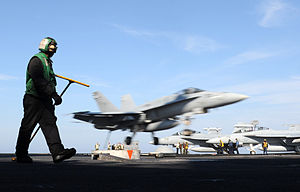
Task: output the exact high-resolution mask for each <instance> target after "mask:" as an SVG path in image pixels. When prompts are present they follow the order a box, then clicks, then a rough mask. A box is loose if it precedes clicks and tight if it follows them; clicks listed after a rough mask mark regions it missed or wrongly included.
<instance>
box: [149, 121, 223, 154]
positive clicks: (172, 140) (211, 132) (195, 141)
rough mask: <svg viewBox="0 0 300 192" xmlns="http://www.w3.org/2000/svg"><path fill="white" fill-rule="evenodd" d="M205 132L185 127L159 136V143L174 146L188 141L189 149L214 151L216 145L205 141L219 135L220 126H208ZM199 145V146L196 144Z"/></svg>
mask: <svg viewBox="0 0 300 192" xmlns="http://www.w3.org/2000/svg"><path fill="white" fill-rule="evenodd" d="M204 130H205V131H207V133H201V132H198V131H194V130H191V129H185V130H183V131H180V132H177V133H175V134H173V135H171V136H168V137H164V138H159V139H158V141H159V142H158V143H159V145H173V146H174V147H176V146H177V145H179V143H180V144H183V143H186V142H187V143H188V144H189V146H190V150H192V151H195V152H216V151H217V146H216V145H214V144H209V143H206V141H208V140H210V139H213V138H218V137H221V136H222V135H221V130H222V129H221V128H218V127H210V128H204ZM149 143H150V144H154V143H153V141H151V142H149ZM196 145H199V146H196Z"/></svg>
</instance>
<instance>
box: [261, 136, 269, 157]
mask: <svg viewBox="0 0 300 192" xmlns="http://www.w3.org/2000/svg"><path fill="white" fill-rule="evenodd" d="M268 147H269V144H268V142H267V140H266V139H264V142H263V143H262V148H263V151H264V153H263V154H266V155H268V152H267V151H268Z"/></svg>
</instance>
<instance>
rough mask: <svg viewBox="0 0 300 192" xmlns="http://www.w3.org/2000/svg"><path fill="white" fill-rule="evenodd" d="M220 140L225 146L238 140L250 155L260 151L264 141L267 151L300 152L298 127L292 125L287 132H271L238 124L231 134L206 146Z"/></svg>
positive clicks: (212, 140) (266, 129) (215, 139)
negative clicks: (265, 141)
mask: <svg viewBox="0 0 300 192" xmlns="http://www.w3.org/2000/svg"><path fill="white" fill-rule="evenodd" d="M220 139H221V140H222V141H223V142H224V143H225V144H226V143H227V142H228V140H229V139H230V140H235V139H238V140H239V143H240V145H242V146H245V147H246V148H248V150H249V151H250V154H255V153H256V149H259V150H263V149H262V145H261V144H262V142H263V141H264V139H266V140H267V142H268V143H269V147H268V151H270V152H284V151H295V152H300V125H292V126H291V127H290V128H289V129H288V130H272V129H269V128H266V127H257V126H256V125H255V124H252V126H251V124H248V125H247V124H245V123H238V124H236V125H235V129H234V132H233V134H231V135H224V136H222V137H219V138H212V139H210V140H208V141H206V143H207V144H217V143H219V141H220Z"/></svg>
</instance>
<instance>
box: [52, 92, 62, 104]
mask: <svg viewBox="0 0 300 192" xmlns="http://www.w3.org/2000/svg"><path fill="white" fill-rule="evenodd" d="M52 98H53V99H54V101H55V102H54V105H60V104H61V103H62V98H61V97H60V96H59V95H58V94H57V93H56V92H55V93H54V94H53V95H52Z"/></svg>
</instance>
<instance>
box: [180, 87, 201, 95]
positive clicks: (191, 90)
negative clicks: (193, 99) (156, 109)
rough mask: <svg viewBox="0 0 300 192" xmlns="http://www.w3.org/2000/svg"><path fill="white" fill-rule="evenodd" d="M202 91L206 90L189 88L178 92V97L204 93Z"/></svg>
mask: <svg viewBox="0 0 300 192" xmlns="http://www.w3.org/2000/svg"><path fill="white" fill-rule="evenodd" d="M202 91H204V90H202V89H198V88H194V87H189V88H187V89H183V90H181V91H179V92H177V94H178V95H185V94H192V93H199V92H202Z"/></svg>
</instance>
